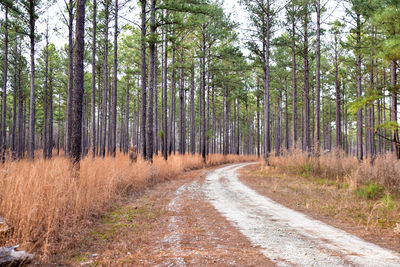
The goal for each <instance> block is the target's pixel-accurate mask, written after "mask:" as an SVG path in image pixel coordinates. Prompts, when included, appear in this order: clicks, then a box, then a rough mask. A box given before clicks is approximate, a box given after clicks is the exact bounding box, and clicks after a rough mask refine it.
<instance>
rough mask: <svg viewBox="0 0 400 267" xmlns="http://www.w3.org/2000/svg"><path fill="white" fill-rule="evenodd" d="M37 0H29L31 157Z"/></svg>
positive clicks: (32, 151) (32, 148) (30, 150)
mask: <svg viewBox="0 0 400 267" xmlns="http://www.w3.org/2000/svg"><path fill="white" fill-rule="evenodd" d="M35 7H36V6H35V1H34V0H30V1H29V29H30V33H29V39H30V44H31V46H30V48H31V55H30V56H31V77H30V86H31V88H30V98H29V135H28V136H29V137H28V155H29V158H30V159H32V160H33V159H34V157H35V22H36V12H35Z"/></svg>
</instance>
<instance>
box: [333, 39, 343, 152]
mask: <svg viewBox="0 0 400 267" xmlns="http://www.w3.org/2000/svg"><path fill="white" fill-rule="evenodd" d="M338 42H339V40H338V35H337V34H336V33H335V34H334V50H335V92H336V147H337V148H338V149H341V148H343V145H342V119H341V117H342V116H341V114H340V113H341V112H340V111H341V109H340V106H341V104H340V101H341V99H340V98H341V94H340V84H339V62H338V56H339V51H338Z"/></svg>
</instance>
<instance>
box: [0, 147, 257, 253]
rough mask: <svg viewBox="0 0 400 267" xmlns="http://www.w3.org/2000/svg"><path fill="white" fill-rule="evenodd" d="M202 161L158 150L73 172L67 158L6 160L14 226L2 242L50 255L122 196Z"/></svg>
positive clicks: (2, 176)
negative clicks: (144, 156) (146, 157)
mask: <svg viewBox="0 0 400 267" xmlns="http://www.w3.org/2000/svg"><path fill="white" fill-rule="evenodd" d="M254 160H256V157H254V156H222V155H210V156H209V157H208V160H207V163H206V166H213V165H216V164H223V163H229V162H239V161H254ZM202 167H204V164H203V161H202V158H201V157H200V156H199V155H185V156H182V155H175V156H171V157H170V158H169V159H168V161H165V160H164V159H163V158H162V157H159V156H156V157H155V158H154V162H153V164H150V163H148V162H145V161H143V160H141V159H138V162H137V163H134V164H131V163H130V161H129V159H128V156H126V155H123V154H119V155H117V157H116V158H112V157H106V158H97V159H95V160H92V159H91V158H86V159H84V160H83V161H82V162H81V168H80V177H79V179H77V178H72V176H71V171H70V163H69V160H68V159H65V158H63V157H56V158H53V159H51V160H43V159H39V160H36V161H34V162H32V161H28V160H22V161H18V162H7V163H5V164H4V165H2V166H1V167H0V215H1V216H2V217H3V218H4V219H5V220H6V221H7V223H8V224H10V225H11V226H12V231H11V233H10V235H9V237H8V240H6V242H8V243H11V242H12V243H19V244H22V245H23V246H24V247H25V248H27V249H28V250H34V249H36V251H37V252H38V253H41V254H42V255H49V253H52V252H53V251H54V250H55V249H62V248H63V246H67V245H70V244H71V243H72V241H74V240H75V238H76V236H77V235H79V234H80V230H81V229H82V228H83V227H86V226H88V225H90V224H91V223H92V222H93V221H94V220H93V219H94V218H96V217H99V216H101V215H103V214H104V213H105V212H106V211H107V210H109V209H110V208H111V207H113V205H115V203H116V202H118V201H119V200H121V199H123V197H126V196H128V195H129V194H131V193H133V192H137V191H143V189H144V188H146V187H147V186H149V185H152V184H154V183H157V182H160V181H163V180H166V179H174V178H176V177H177V176H178V175H179V174H181V173H183V172H184V171H186V170H191V169H199V168H202Z"/></svg>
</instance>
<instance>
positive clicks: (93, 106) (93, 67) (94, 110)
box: [92, 0, 97, 158]
mask: <svg viewBox="0 0 400 267" xmlns="http://www.w3.org/2000/svg"><path fill="white" fill-rule="evenodd" d="M96 28H97V0H93V29H92V31H93V32H92V34H93V36H92V38H93V39H92V158H95V157H96V32H97V29H96Z"/></svg>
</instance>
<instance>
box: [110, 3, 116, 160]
mask: <svg viewBox="0 0 400 267" xmlns="http://www.w3.org/2000/svg"><path fill="white" fill-rule="evenodd" d="M114 11H115V23H114V71H113V75H114V77H113V78H114V80H113V92H112V118H111V133H110V135H111V155H112V156H113V157H115V150H116V147H117V89H118V88H117V86H118V0H115V10H114Z"/></svg>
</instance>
